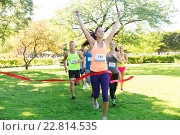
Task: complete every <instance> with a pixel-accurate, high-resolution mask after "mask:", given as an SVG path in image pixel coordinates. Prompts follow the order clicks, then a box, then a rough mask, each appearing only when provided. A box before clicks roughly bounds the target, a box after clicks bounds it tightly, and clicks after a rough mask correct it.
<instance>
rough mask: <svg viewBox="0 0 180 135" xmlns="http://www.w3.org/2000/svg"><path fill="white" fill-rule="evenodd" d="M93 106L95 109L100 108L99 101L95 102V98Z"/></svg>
mask: <svg viewBox="0 0 180 135" xmlns="http://www.w3.org/2000/svg"><path fill="white" fill-rule="evenodd" d="M93 106H94V108H95V109H98V108H99V104H98V102H97V100H96V101H95V100H94V98H93Z"/></svg>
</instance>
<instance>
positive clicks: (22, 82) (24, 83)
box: [17, 81, 29, 85]
mask: <svg viewBox="0 0 180 135" xmlns="http://www.w3.org/2000/svg"><path fill="white" fill-rule="evenodd" d="M17 85H29V84H28V83H27V82H25V81H20V82H19V83H17Z"/></svg>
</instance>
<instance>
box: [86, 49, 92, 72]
mask: <svg viewBox="0 0 180 135" xmlns="http://www.w3.org/2000/svg"><path fill="white" fill-rule="evenodd" d="M91 61H92V56H91V54H90V53H89V49H88V50H87V52H86V69H89V70H90V65H91Z"/></svg>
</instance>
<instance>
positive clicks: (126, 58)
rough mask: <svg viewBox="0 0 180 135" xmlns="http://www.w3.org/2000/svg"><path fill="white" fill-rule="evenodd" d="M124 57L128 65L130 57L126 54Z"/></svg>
mask: <svg viewBox="0 0 180 135" xmlns="http://www.w3.org/2000/svg"><path fill="white" fill-rule="evenodd" d="M124 57H125V60H124V62H126V63H128V55H127V54H124Z"/></svg>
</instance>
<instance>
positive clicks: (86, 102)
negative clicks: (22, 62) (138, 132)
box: [0, 69, 180, 120]
mask: <svg viewBox="0 0 180 135" xmlns="http://www.w3.org/2000/svg"><path fill="white" fill-rule="evenodd" d="M49 71H50V69H49V70H43V71H41V70H36V71H31V70H30V71H22V72H21V71H18V72H11V73H13V74H17V75H21V76H23V77H27V78H29V79H37V80H40V79H58V78H60V77H61V79H68V77H67V75H60V72H61V71H60V70H58V69H54V70H53V72H52V70H51V72H50V73H51V74H50V73H45V72H49ZM0 77H1V79H0V85H1V87H0V119H1V120H24V119H25V120H31V119H34V120H95V119H100V120H101V119H102V111H103V109H102V98H101V97H100V98H99V99H98V102H99V104H100V108H99V109H98V110H95V109H94V108H93V106H92V99H91V98H90V95H91V89H90V88H89V89H88V90H86V91H85V90H82V85H81V86H76V87H75V95H76V100H75V101H71V100H70V98H71V92H70V90H69V82H28V81H22V80H20V79H16V78H13V77H10V76H6V75H0ZM117 102H118V103H117V106H116V107H112V106H111V103H110V106H109V110H108V116H107V117H108V119H112V120H124V119H125V120H141V119H142V120H149V119H156V120H158V119H161V120H162V119H166V120H168V119H180V117H179V115H177V114H179V113H180V110H179V109H178V108H172V107H169V106H167V105H166V104H165V103H164V101H162V100H158V99H157V98H155V97H148V96H145V95H141V94H135V93H131V92H123V93H121V94H119V95H117ZM166 110H170V111H171V112H174V114H170V113H167V112H166Z"/></svg>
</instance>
